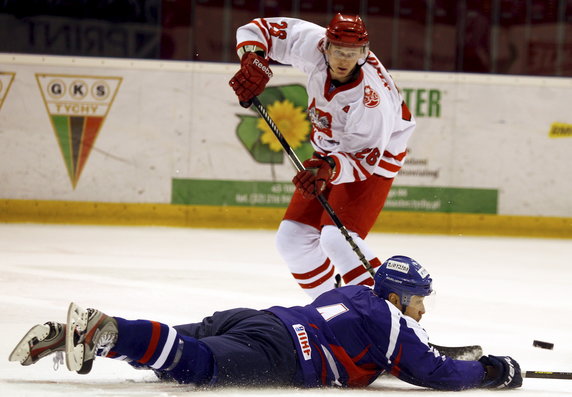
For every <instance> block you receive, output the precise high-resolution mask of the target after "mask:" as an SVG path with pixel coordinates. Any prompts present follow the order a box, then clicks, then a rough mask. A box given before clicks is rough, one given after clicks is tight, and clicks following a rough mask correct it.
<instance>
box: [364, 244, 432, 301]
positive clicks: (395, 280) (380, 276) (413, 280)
mask: <svg viewBox="0 0 572 397" xmlns="http://www.w3.org/2000/svg"><path fill="white" fill-rule="evenodd" d="M373 280H374V282H375V285H374V286H373V291H374V292H375V293H376V294H377V295H378V296H379V297H381V298H383V299H388V297H389V294H390V293H391V292H393V293H395V294H397V295H399V297H400V298H401V304H402V305H403V306H408V305H409V303H410V302H411V297H412V296H413V295H417V296H428V295H431V293H432V292H433V286H432V284H433V280H432V279H431V277H430V276H429V273H428V272H427V270H425V268H424V267H423V266H421V265H420V264H419V263H417V262H416V261H415V260H414V259H412V258H410V257H408V256H401V255H397V256H392V257H391V258H389V259H387V260H386V261H385V262H383V264H382V265H381V266H380V267H379V269H377V272H376V273H375V276H374V278H373Z"/></svg>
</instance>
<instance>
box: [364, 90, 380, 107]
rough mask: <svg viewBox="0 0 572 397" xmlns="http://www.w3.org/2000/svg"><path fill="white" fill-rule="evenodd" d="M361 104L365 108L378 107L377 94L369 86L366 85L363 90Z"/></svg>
mask: <svg viewBox="0 0 572 397" xmlns="http://www.w3.org/2000/svg"><path fill="white" fill-rule="evenodd" d="M363 104H364V105H365V107H367V108H374V107H376V106H377V105H379V94H378V93H377V92H376V91H375V90H374V89H373V88H371V87H370V86H369V85H366V86H365V88H364V90H363Z"/></svg>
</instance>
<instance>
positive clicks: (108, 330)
mask: <svg viewBox="0 0 572 397" xmlns="http://www.w3.org/2000/svg"><path fill="white" fill-rule="evenodd" d="M117 336H118V330H117V321H115V319H114V318H113V317H109V316H108V315H106V314H104V313H102V312H100V311H99V310H95V309H82V308H81V307H79V306H78V305H76V304H75V303H73V302H72V303H71V304H70V306H69V309H68V319H67V329H66V343H65V351H66V365H67V367H68V369H69V370H70V371H77V373H78V374H87V373H89V371H91V367H92V365H93V360H94V359H95V356H106V355H107V354H108V353H109V351H110V350H111V349H112V348H113V346H114V345H115V342H116V341H117Z"/></svg>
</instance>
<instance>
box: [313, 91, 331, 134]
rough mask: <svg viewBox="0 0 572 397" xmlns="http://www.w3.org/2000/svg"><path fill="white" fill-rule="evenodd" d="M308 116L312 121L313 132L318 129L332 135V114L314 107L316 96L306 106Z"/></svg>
mask: <svg viewBox="0 0 572 397" xmlns="http://www.w3.org/2000/svg"><path fill="white" fill-rule="evenodd" d="M308 118H309V119H310V122H311V123H312V127H313V130H314V131H313V132H316V131H319V132H322V133H324V134H326V135H327V136H328V137H330V138H331V137H332V136H333V135H332V115H331V114H329V113H327V112H324V111H322V110H320V109H318V108H317V107H316V98H314V99H313V100H312V103H311V104H310V106H308Z"/></svg>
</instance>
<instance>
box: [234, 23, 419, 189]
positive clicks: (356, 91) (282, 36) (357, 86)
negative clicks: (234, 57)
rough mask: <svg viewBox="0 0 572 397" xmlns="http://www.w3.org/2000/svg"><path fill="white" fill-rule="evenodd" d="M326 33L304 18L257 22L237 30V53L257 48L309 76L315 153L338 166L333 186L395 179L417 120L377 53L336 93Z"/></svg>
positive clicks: (308, 84)
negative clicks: (325, 46) (325, 49)
mask: <svg viewBox="0 0 572 397" xmlns="http://www.w3.org/2000/svg"><path fill="white" fill-rule="evenodd" d="M325 34H326V29H325V28H323V27H321V26H318V25H316V24H313V23H311V22H307V21H303V20H300V19H294V18H279V17H278V18H258V19H255V20H253V21H252V22H250V23H249V24H247V25H244V26H242V27H240V28H239V29H238V30H237V33H236V36H237V43H238V45H237V50H238V49H240V48H241V47H243V46H247V45H256V46H258V47H261V48H263V49H264V50H265V51H266V54H267V56H268V57H269V58H271V59H273V60H275V61H277V62H280V63H282V64H287V65H292V66H294V67H296V68H297V69H300V70H301V71H302V72H304V73H306V74H307V75H308V82H307V84H306V90H307V93H308V116H309V119H310V121H311V123H312V132H311V137H310V139H311V142H312V145H313V146H314V149H315V150H316V151H318V152H320V153H323V154H328V155H329V156H331V157H332V158H333V159H334V161H335V162H336V173H335V177H334V179H333V180H332V183H333V184H340V183H348V182H354V181H362V180H365V179H367V178H368V177H369V176H371V175H372V174H377V175H381V176H384V177H386V178H393V177H395V176H396V175H397V172H398V171H399V169H400V168H401V167H402V165H403V162H404V158H405V154H406V148H407V141H408V140H409V138H410V136H411V134H412V133H413V130H414V128H415V120H414V118H413V116H412V115H411V113H410V112H409V109H408V108H407V106H406V105H405V102H404V101H403V98H402V96H401V94H400V93H399V91H398V90H397V87H396V85H395V83H394V82H393V79H392V78H391V76H390V75H389V73H388V72H387V70H386V69H385V67H384V66H383V65H382V64H381V62H380V61H379V59H377V57H376V56H375V55H374V54H373V52H370V53H369V55H368V57H367V59H366V60H365V63H364V65H363V66H362V67H361V70H360V72H359V76H358V78H357V79H356V80H355V81H353V82H351V83H348V84H344V85H342V86H340V87H338V88H336V87H335V86H334V85H333V84H332V83H331V79H330V73H329V71H328V65H327V63H326V58H325V56H324V52H323V43H324V39H325ZM362 61H363V60H362Z"/></svg>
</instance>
